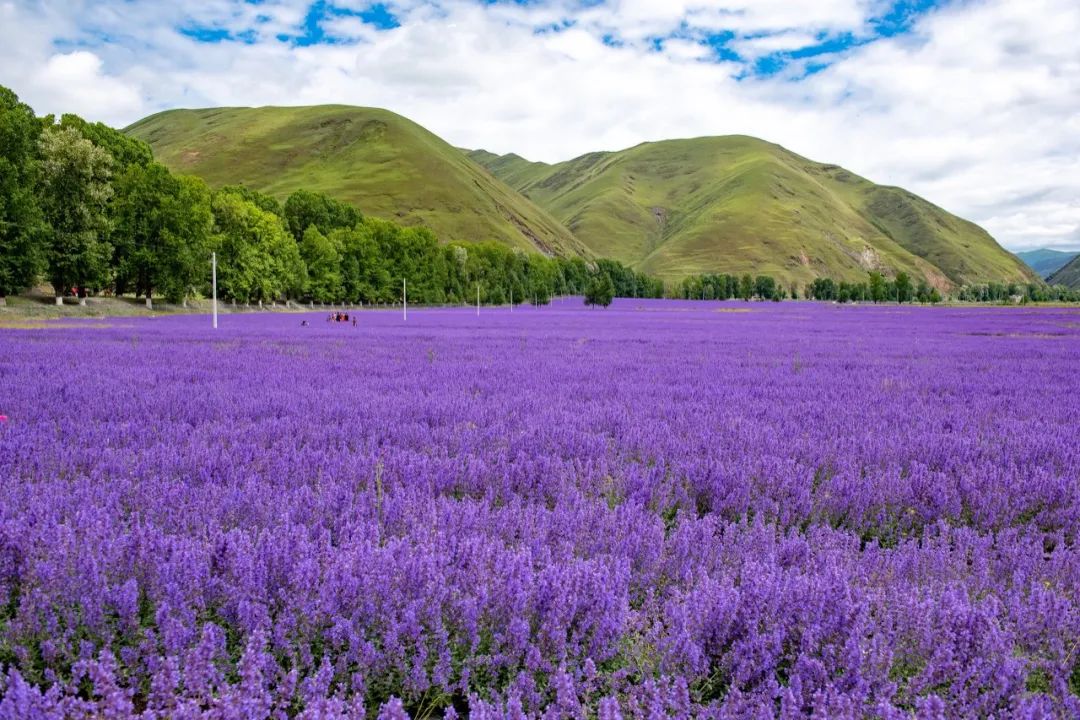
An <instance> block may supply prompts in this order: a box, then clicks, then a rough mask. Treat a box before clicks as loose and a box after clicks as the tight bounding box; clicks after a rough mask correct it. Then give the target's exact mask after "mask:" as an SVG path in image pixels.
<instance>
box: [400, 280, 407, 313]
mask: <svg viewBox="0 0 1080 720" xmlns="http://www.w3.org/2000/svg"><path fill="white" fill-rule="evenodd" d="M401 319H402V320H408V319H409V296H408V295H407V294H406V290H405V278H401Z"/></svg>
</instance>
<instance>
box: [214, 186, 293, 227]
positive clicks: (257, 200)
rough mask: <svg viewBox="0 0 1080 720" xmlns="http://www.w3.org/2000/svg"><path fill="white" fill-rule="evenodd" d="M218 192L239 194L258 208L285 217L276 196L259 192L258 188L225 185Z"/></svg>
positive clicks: (283, 209)
mask: <svg viewBox="0 0 1080 720" xmlns="http://www.w3.org/2000/svg"><path fill="white" fill-rule="evenodd" d="M219 192H228V193H233V194H235V195H239V196H240V197H242V198H243V199H245V200H247V201H248V202H249V203H251V204H253V205H255V206H256V207H258V208H259V209H260V210H265V211H266V212H269V213H274V214H275V215H277V216H278V217H279V218H281V219H283V220H284V219H285V208H283V207H282V205H281V203H280V202H278V200H277V198H275V197H274V196H272V195H267V194H266V193H261V192H259V191H258V190H252V189H251V188H249V187H248V186H247V185H226V186H225V187H223V188H221V189H220V190H219Z"/></svg>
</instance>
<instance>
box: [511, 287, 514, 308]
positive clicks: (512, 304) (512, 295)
mask: <svg viewBox="0 0 1080 720" xmlns="http://www.w3.org/2000/svg"><path fill="white" fill-rule="evenodd" d="M510 312H514V288H510Z"/></svg>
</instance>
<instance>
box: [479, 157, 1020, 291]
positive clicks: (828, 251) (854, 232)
mask: <svg viewBox="0 0 1080 720" xmlns="http://www.w3.org/2000/svg"><path fill="white" fill-rule="evenodd" d="M470 157H472V158H473V159H474V160H476V161H477V162H479V163H480V164H482V165H484V166H485V167H487V168H488V169H489V170H490V171H491V172H492V174H493V175H495V176H496V177H498V178H500V179H501V180H503V181H504V182H506V184H507V185H509V186H511V187H513V188H515V189H517V190H518V191H520V192H521V193H522V194H524V195H525V196H526V197H528V198H529V199H531V200H532V201H534V202H535V203H536V204H537V205H539V206H541V207H543V208H545V209H546V210H548V211H549V212H550V213H551V214H552V215H553V216H555V218H556V219H558V220H561V221H562V222H563V223H564V224H565V225H566V226H567V227H568V228H569V229H570V230H571V232H573V233H574V234H575V235H576V236H577V237H578V238H579V239H580V240H581V241H582V242H583V243H585V245H587V246H588V247H589V248H590V249H591V250H592V251H593V252H594V253H596V254H597V255H601V256H606V257H613V258H615V259H618V260H622V261H624V262H626V263H629V264H631V265H633V266H634V267H637V268H639V269H641V270H644V271H646V272H649V273H653V274H656V275H659V276H661V277H664V278H669V279H674V278H678V277H682V276H685V275H687V274H691V273H698V272H702V271H726V272H735V273H744V272H750V273H756V272H762V273H770V274H773V275H776V276H779V277H781V278H783V279H785V280H795V281H799V282H808V281H810V280H812V279H813V278H815V277H818V276H823V275H824V276H831V277H834V278H838V279H849V280H862V279H865V277H866V274H867V271H868V270H872V269H880V270H883V271H885V272H887V273H892V272H896V271H905V272H908V273H909V274H911V275H913V276H914V277H917V278H925V279H927V280H928V281H929V282H931V283H932V284H933V285H935V286H937V287H940V288H947V287H950V286H954V285H960V284H964V283H971V282H985V281H988V280H998V281H1028V280H1032V279H1034V274H1033V273H1032V272H1031V270H1030V269H1028V268H1027V267H1026V266H1025V265H1024V264H1023V263H1021V262H1020V261H1019V260H1018V259H1017V258H1016V257H1015V256H1013V255H1011V254H1010V253H1008V252H1007V251H1005V250H1004V249H1003V248H1002V247H1001V246H1000V245H998V244H997V242H995V241H994V239H993V238H992V237H991V236H990V235H989V234H988V233H987V232H986V231H985V230H983V229H982V228H980V227H978V226H977V225H975V224H973V223H970V222H968V221H966V220H962V219H961V218H958V217H956V216H955V215H952V214H950V213H948V212H946V211H945V210H942V209H941V208H939V207H937V206H935V205H933V204H931V203H929V202H927V201H926V200H923V199H922V198H920V197H918V196H916V195H913V194H912V193H909V192H907V191H905V190H902V189H900V188H895V187H884V186H880V185H875V184H874V183H872V182H869V181H868V180H865V179H863V178H861V177H859V176H857V175H855V174H853V173H851V172H849V171H847V170H845V169H843V168H841V167H838V166H836V165H826V164H822V163H817V162H813V161H811V160H807V159H806V158H803V157H800V156H799V155H796V154H794V153H792V152H790V151H788V150H786V149H784V148H782V147H780V146H779V145H774V144H771V143H768V142H765V141H762V140H758V139H756V138H752V137H745V136H727V137H707V138H697V139H692V140H668V141H663V142H655V143H644V144H642V145H638V146H636V147H633V148H630V149H628V150H623V151H620V152H597V153H590V154H588V155H583V156H581V157H579V158H576V159H574V160H570V161H567V162H563V163H558V164H556V165H548V164H545V163H537V162H529V161H527V160H525V159H523V158H521V157H519V156H517V155H494V154H492V153H489V152H485V151H483V150H479V151H474V152H471V153H470Z"/></svg>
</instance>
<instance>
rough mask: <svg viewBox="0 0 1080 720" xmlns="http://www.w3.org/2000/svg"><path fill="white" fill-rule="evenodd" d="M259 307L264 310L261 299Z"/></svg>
mask: <svg viewBox="0 0 1080 720" xmlns="http://www.w3.org/2000/svg"><path fill="white" fill-rule="evenodd" d="M259 309H260V310H262V309H263V308H262V300H260V301H259Z"/></svg>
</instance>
